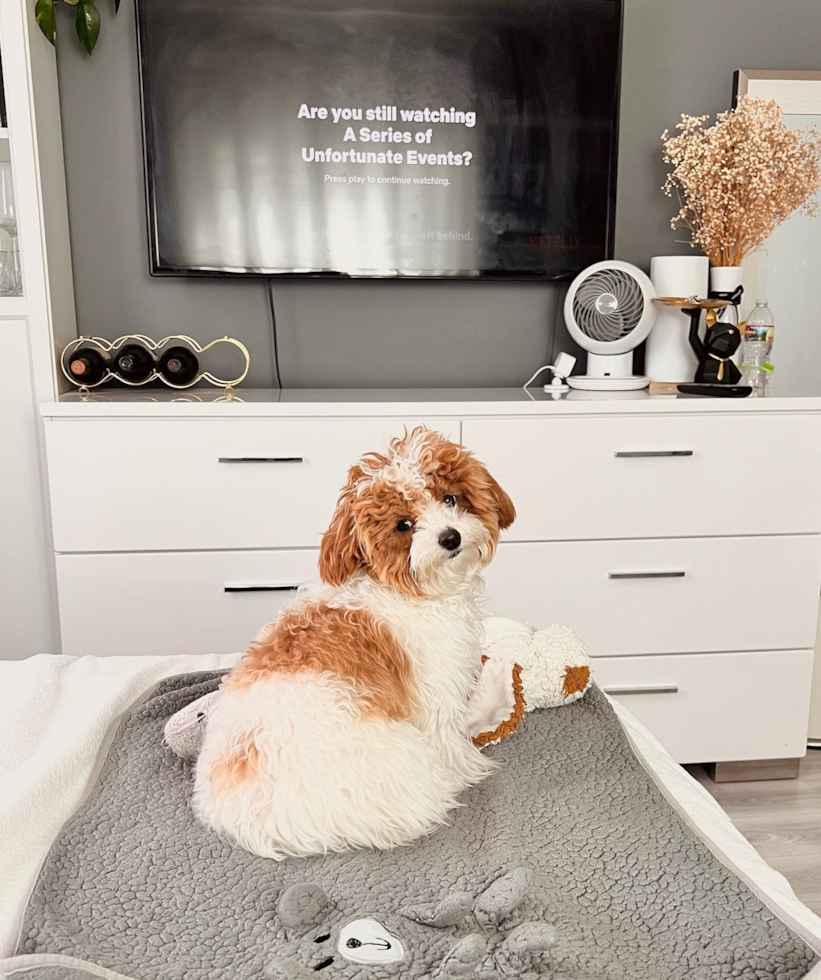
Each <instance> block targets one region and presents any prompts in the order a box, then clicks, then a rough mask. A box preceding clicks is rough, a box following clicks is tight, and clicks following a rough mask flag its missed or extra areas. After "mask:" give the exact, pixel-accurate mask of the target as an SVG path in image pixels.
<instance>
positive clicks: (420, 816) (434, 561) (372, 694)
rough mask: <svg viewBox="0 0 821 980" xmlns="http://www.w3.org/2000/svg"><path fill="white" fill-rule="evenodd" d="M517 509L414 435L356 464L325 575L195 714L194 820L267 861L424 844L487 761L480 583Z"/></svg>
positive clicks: (460, 462) (427, 438) (475, 469)
mask: <svg viewBox="0 0 821 980" xmlns="http://www.w3.org/2000/svg"><path fill="white" fill-rule="evenodd" d="M514 516H515V512H514V509H513V505H512V503H511V501H510V499H509V497H508V496H507V494H505V493H504V491H503V490H502V489H501V487H499V485H498V484H497V483H496V481H495V480H493V478H492V477H491V476H490V474H489V473H488V472H487V470H486V469H485V467H484V466H483V465H482V464H481V463H479V462H478V461H477V460H476V459H474V458H473V456H472V455H471V454H470V453H468V452H467V451H466V450H465V449H464V448H463V447H461V446H458V445H456V444H454V443H452V442H448V441H446V440H445V439H444V438H443V437H442V436H441V435H439V434H438V433H435V432H431V431H428V430H426V429H415V430H414V431H413V432H411V433H410V434H406V435H405V436H404V437H402V438H399V439H395V440H393V442H391V444H390V446H389V448H388V450H387V452H386V453H384V454H381V453H370V454H368V455H367V456H365V457H364V458H363V459H362V460H360V462H359V463H358V464H357V465H355V466H354V467H352V468H351V470H350V472H349V474H348V483H347V485H346V487H345V488H344V490H343V491H342V494H341V496H340V498H339V503H338V506H337V510H336V513H335V515H334V517H333V520H332V522H331V526H330V528H329V530H328V531H327V533H326V534H325V535H324V536H323V539H322V548H321V552H320V559H319V571H320V576H321V578H322V580H323V582H324V583H325V584H324V585H319V586H316V587H306V588H304V589H303V590H302V591H301V592H300V594H299V597H298V598H297V599H296V601H295V602H294V603H293V604H292V605H290V606H288V607H287V608H286V609H285V610H283V612H282V614H281V615H280V617H279V619H278V620H277V621H276V622H275V623H274V624H272V625H271V626H270V627H268V628H267V629H266V630H265V631H263V633H262V634H261V635H260V636H259V637H258V638H257V639H256V640H255V641H254V642H253V643H252V644H251V646H250V648H249V650H248V652H247V653H246V654H245V656H244V657H243V659H242V660H241V661H240V662H239V664H237V666H236V667H235V668H234V669H233V670H232V671H231V673H230V674H229V675H228V676H227V677H226V679H225V681H224V682H223V685H222V687H221V689H220V694H219V696H218V697H217V698H216V700H215V703H214V705H213V707H212V708H211V710H210V711H209V715H208V723H207V727H206V732H205V738H204V742H203V748H202V751H201V754H200V756H199V760H198V763H197V770H196V783H195V789H194V808H195V810H196V813H197V815H198V816H199V817H200V819H201V820H202V821H204V822H205V823H206V824H208V825H209V826H210V827H212V828H214V830H216V831H218V832H220V833H223V834H226V835H227V836H228V837H230V838H231V839H232V840H234V841H236V842H237V843H238V844H240V845H241V846H242V847H244V848H247V849H248V850H249V851H253V852H254V853H255V854H260V855H264V856H267V857H272V858H282V857H283V856H285V855H307V854H315V853H322V852H325V851H338V850H344V849H347V848H352V847H375V848H389V847H394V846H396V845H399V844H407V843H409V842H410V841H412V840H414V839H416V838H417V837H419V836H421V835H422V834H426V833H429V832H430V831H431V830H433V829H434V828H435V827H436V826H437V825H439V824H441V823H442V822H443V821H444V820H445V815H446V814H447V812H448V810H450V809H451V808H452V807H454V806H456V805H457V797H458V795H459V793H460V792H461V791H462V790H464V789H465V788H466V787H468V786H471V785H472V784H474V783H476V782H478V781H479V780H481V779H482V778H483V777H484V776H485V775H487V773H488V772H489V771H490V769H491V764H490V763H489V761H488V760H487V759H485V758H483V756H482V754H481V752H480V751H479V750H478V749H477V748H476V747H475V746H474V745H473V744H472V743H471V740H470V736H469V720H468V710H469V708H468V702H469V698H470V694H471V691H472V690H473V687H474V685H475V683H476V679H477V676H478V674H479V672H480V670H481V624H480V613H479V610H478V608H477V605H476V599H477V588H479V587H480V586H481V580H480V579H479V578H478V573H479V572H480V571H481V569H482V568H483V567H484V566H485V565H487V563H488V562H489V561H490V559H491V558H492V557H493V554H494V552H495V550H496V545H497V542H498V540H499V532H500V530H502V529H503V528H506V527H507V526H508V525H509V524H510V523H511V522H512V521H513V519H514Z"/></svg>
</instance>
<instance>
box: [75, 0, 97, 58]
mask: <svg viewBox="0 0 821 980" xmlns="http://www.w3.org/2000/svg"><path fill="white" fill-rule="evenodd" d="M75 24H76V26H77V37H79V38H80V41H81V42H82V44H83V47H84V48H85V49H86V51H88V53H89V54H91V52H92V51H93V50H94V45H95V44H96V43H97V38H98V37H99V36H100V11H99V10H98V9H97V7H96V5H95V4H94V0H79V3H78V4H77V20H76V21H75Z"/></svg>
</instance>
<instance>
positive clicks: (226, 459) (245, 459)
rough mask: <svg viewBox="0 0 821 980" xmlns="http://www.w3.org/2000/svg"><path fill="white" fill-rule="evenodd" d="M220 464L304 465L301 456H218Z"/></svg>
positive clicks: (303, 459)
mask: <svg viewBox="0 0 821 980" xmlns="http://www.w3.org/2000/svg"><path fill="white" fill-rule="evenodd" d="M219 462H220V463H304V462H305V458H304V457H303V456H220V458H219Z"/></svg>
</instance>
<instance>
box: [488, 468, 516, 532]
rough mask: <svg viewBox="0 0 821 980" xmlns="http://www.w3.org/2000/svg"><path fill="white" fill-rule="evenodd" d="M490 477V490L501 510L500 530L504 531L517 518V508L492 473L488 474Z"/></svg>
mask: <svg viewBox="0 0 821 980" xmlns="http://www.w3.org/2000/svg"><path fill="white" fill-rule="evenodd" d="M488 479H489V480H490V492H491V494H492V495H493V499H494V502H495V503H496V509H497V510H498V512H499V530H500V531H504V529H505V528H506V527H510V525H511V524H512V523H513V522H514V521H515V520H516V508H515V507H514V506H513V501H512V500H511V499H510V497H508V495H507V494H506V493H505V492H504V490H503V489H502V488H501V487H500V486H499V484H498V483H497V482H496V481H495V480H494V479H493V477H492V476H491V475H490V474H488Z"/></svg>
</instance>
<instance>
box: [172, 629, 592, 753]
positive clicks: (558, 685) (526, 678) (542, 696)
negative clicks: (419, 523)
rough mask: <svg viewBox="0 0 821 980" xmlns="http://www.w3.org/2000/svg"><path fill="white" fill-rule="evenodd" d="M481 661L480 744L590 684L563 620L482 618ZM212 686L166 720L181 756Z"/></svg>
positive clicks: (204, 715) (476, 716)
mask: <svg viewBox="0 0 821 980" xmlns="http://www.w3.org/2000/svg"><path fill="white" fill-rule="evenodd" d="M483 625H484V633H485V635H484V642H483V650H484V654H483V658H482V659H483V665H482V673H481V675H480V677H479V679H478V682H477V686H476V690H475V691H474V692H473V695H472V696H471V704H470V708H471V710H470V719H469V720H470V734H471V737H472V738H473V741H474V743H475V744H476V745H478V746H479V747H480V748H482V747H484V746H485V745H491V744H495V743H496V742H498V741H500V740H501V739H503V738H507V737H508V736H510V735H512V734H513V733H514V732H515V731H516V730H517V729H518V727H519V725H520V724H521V722H522V719H523V718H524V715H525V712H527V711H533V710H534V708H557V707H560V706H561V705H563V704H570V703H571V702H572V701H577V700H578V699H579V698H580V697H582V696H583V694H584V692H585V691H586V690H587V689H588V687H590V681H591V678H590V661H589V658H588V656H587V650H586V649H585V647H584V644H582V643H581V641H580V640H579V639H578V637H577V636H576V634H575V633H574V632H573V631H572V630H570V629H568V628H567V627H566V626H556V625H554V626H549V627H548V628H547V629H543V630H537V629H535V628H534V627H533V626H531V625H530V624H528V623H519V622H517V621H516V620H515V619H506V618H504V617H503V616H490V617H489V618H488V619H486V620H485V621H484V624H483ZM218 694H219V692H218V691H212V692H211V693H210V694H206V695H204V696H203V697H201V698H198V699H197V700H196V701H192V702H191V703H190V704H188V705H186V706H185V707H184V708H181V709H180V710H179V711H178V712H177V713H176V714H175V715H172V716H171V717H170V718H169V719H168V721H167V722H166V724H165V729H164V735H165V744H166V745H168V747H169V748H170V749H171V750H172V751H173V752H175V753H176V754H177V755H178V756H180V757H181V758H183V759H196V757H197V756H198V755H199V751H200V747H201V745H202V735H203V731H204V726H205V724H206V722H207V719H208V708H209V706H210V705H211V702H212V701H213V699H214V698H215V697H217V696H218Z"/></svg>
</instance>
